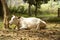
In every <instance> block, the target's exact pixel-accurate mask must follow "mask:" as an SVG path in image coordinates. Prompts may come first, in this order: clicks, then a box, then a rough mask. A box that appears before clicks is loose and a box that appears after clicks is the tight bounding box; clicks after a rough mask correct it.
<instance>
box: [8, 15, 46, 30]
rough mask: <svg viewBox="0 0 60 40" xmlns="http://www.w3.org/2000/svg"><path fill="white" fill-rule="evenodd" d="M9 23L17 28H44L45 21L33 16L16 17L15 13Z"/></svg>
mask: <svg viewBox="0 0 60 40" xmlns="http://www.w3.org/2000/svg"><path fill="white" fill-rule="evenodd" d="M9 24H15V25H16V26H17V27H18V29H31V28H36V29H39V28H45V27H46V22H45V21H43V20H41V19H39V18H35V17H28V18H25V17H20V18H19V17H16V16H15V15H13V16H12V18H11V20H10V21H9Z"/></svg>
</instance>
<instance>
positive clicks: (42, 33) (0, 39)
mask: <svg viewBox="0 0 60 40" xmlns="http://www.w3.org/2000/svg"><path fill="white" fill-rule="evenodd" d="M59 26H60V24H57V25H56V24H55V23H53V24H52V23H48V24H47V29H41V30H19V31H17V30H0V40H60V27H59Z"/></svg>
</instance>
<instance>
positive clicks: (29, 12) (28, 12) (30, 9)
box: [28, 4, 31, 16]
mask: <svg viewBox="0 0 60 40" xmlns="http://www.w3.org/2000/svg"><path fill="white" fill-rule="evenodd" d="M28 13H29V16H31V5H30V4H29V12H28Z"/></svg>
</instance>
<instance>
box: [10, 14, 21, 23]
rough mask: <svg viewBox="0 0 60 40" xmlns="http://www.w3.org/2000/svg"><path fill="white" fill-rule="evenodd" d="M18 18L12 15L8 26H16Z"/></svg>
mask: <svg viewBox="0 0 60 40" xmlns="http://www.w3.org/2000/svg"><path fill="white" fill-rule="evenodd" d="M19 18H20V17H17V16H15V15H12V18H11V20H10V21H9V24H17V23H18V21H19V20H18V19H19Z"/></svg>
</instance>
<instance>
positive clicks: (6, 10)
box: [1, 0, 9, 28]
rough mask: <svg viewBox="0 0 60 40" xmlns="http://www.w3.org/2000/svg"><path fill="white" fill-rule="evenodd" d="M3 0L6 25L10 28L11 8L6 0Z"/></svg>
mask: <svg viewBox="0 0 60 40" xmlns="http://www.w3.org/2000/svg"><path fill="white" fill-rule="evenodd" d="M1 2H2V6H3V12H4V27H5V28H9V20H8V18H9V10H8V6H7V3H6V0H1Z"/></svg>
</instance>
